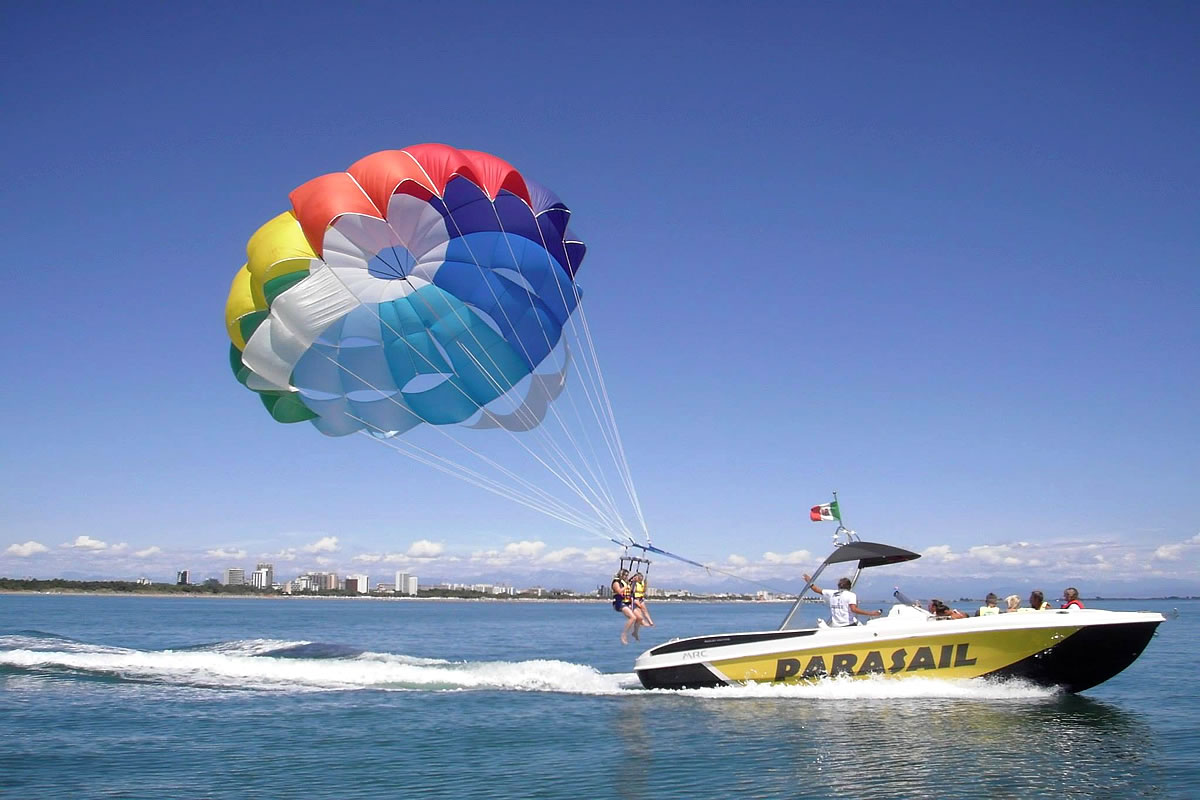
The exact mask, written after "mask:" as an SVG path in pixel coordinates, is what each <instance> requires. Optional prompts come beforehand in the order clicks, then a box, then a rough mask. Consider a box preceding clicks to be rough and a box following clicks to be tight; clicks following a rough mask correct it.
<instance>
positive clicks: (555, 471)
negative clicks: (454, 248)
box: [323, 226, 624, 530]
mask: <svg viewBox="0 0 1200 800" xmlns="http://www.w3.org/2000/svg"><path fill="white" fill-rule="evenodd" d="M389 227H390V226H389ZM393 232H395V230H394V229H393ZM397 235H399V234H398V233H397ZM472 257H474V255H473V254H472ZM477 267H478V264H477ZM323 268H325V269H329V270H330V274H331V275H333V277H334V278H335V279H336V280H337V281H338V282H339V283H340V284H341V285H342V287H343V288H344V289H346V291H347V292H349V293H350V294H351V295H353V296H355V297H356V298H357V297H358V296H357V295H356V294H355V293H354V292H353V290H351V289H350V287H349V286H347V285H346V283H345V281H344V280H343V279H342V277H341V276H340V275H339V274H338V273H337V271H336V270H333V269H332V268H330V267H328V265H324V266H323ZM402 280H405V281H406V282H409V284H410V285H412V283H411V281H410V280H409V276H405V277H404V278H402ZM425 306H426V308H427V309H428V310H430V311H434V309H433V308H432V307H431V306H430V305H429V303H428V302H427V301H426V302H425ZM363 307H364V308H368V309H369V310H370V311H371V313H372V314H373V315H374V316H375V318H376V320H378V322H379V323H380V324H381V325H382V326H384V327H385V328H386V329H387V330H389V331H391V332H392V334H394V335H395V336H396V337H397V339H399V340H401V341H403V342H405V344H406V345H407V346H408V347H409V349H410V350H411V351H412V352H413V353H415V354H416V356H417V357H418V358H420V359H421V361H423V362H425V364H427V365H428V366H429V367H430V369H432V370H434V371H437V370H438V369H439V368H438V367H437V365H435V364H433V363H432V362H431V361H430V360H429V358H428V357H426V356H425V354H424V353H422V352H420V351H419V350H418V349H417V348H416V347H415V346H414V345H413V344H412V342H410V341H409V340H408V339H407V338H406V337H404V336H403V335H402V334H401V333H400V332H399V331H397V330H395V329H394V328H393V327H392V326H391V325H390V324H389V323H388V322H387V321H386V320H384V319H383V318H382V317H381V316H380V315H379V313H378V312H377V311H375V310H374V308H373V307H372V306H370V305H369V304H364V306H363ZM451 310H452V312H453V313H454V315H455V317H456V319H458V320H459V322H460V323H462V325H463V328H464V329H465V330H467V331H470V330H471V329H470V326H469V325H467V320H464V319H463V318H462V316H461V315H460V314H459V312H458V309H457V308H455V307H453V306H451ZM510 324H511V323H510ZM470 335H471V337H472V338H473V339H474V340H475V343H476V344H477V345H478V347H479V349H480V350H481V351H483V352H485V353H486V352H487V350H486V348H484V347H483V343H482V342H480V341H479V339H478V337H477V336H476V335H475V334H474V333H473V332H472V333H471V334H470ZM463 350H464V352H467V353H468V355H469V356H470V357H471V358H472V360H473V361H475V363H476V364H477V366H479V368H480V370H481V372H482V373H483V374H484V375H485V376H486V377H487V378H488V379H489V380H492V381H493V383H494V384H496V385H497V386H499V384H498V382H496V381H495V380H494V379H493V378H492V376H491V370H488V369H486V368H483V366H482V365H480V364H479V362H478V360H477V359H475V358H474V356H473V355H470V353H469V351H467V350H466V348H463ZM325 358H326V359H327V360H329V361H330V362H331V363H333V364H334V365H335V366H336V367H337V368H338V369H340V370H342V371H344V372H346V373H347V374H350V375H351V376H352V377H354V378H355V379H357V380H358V381H360V382H361V383H362V384H363V385H365V386H368V387H370V388H371V389H373V390H375V391H376V392H378V393H379V394H380V395H381V396H384V397H387V398H388V400H389V401H390V402H392V403H394V404H395V405H397V406H399V407H401V408H404V409H405V410H406V411H407V412H409V413H412V414H413V415H414V416H415V417H417V418H418V419H420V420H421V421H422V422H425V423H429V420H427V419H425V418H424V417H422V416H421V415H420V414H418V413H417V412H415V411H413V410H412V409H411V408H409V407H408V406H407V405H406V404H404V403H402V402H400V401H398V400H396V398H395V397H393V396H391V395H390V394H389V393H388V392H385V391H382V390H380V389H379V387H376V386H374V385H373V384H371V383H370V382H369V381H367V380H365V379H363V378H362V376H359V375H356V374H354V373H353V371H352V370H350V369H348V368H347V367H345V365H343V364H340V363H338V362H337V361H336V360H334V359H332V358H329V356H327V355H326V356H325ZM490 360H491V361H492V364H493V366H494V367H495V371H496V372H497V373H500V374H502V371H501V370H500V368H499V365H498V364H496V363H495V361H494V359H490ZM452 385H453V386H454V387H455V389H456V390H457V391H458V392H459V393H460V394H461V395H462V396H463V397H464V398H466V399H467V400H468V401H470V402H471V403H472V404H473V403H474V400H473V399H472V398H471V397H470V396H469V395H468V394H467V393H466V391H465V390H464V389H463V388H462V387H461V386H458V385H457V384H455V383H453V382H452ZM499 388H500V389H501V391H505V390H507V389H506V387H503V386H499ZM507 388H511V387H507ZM483 413H488V412H487V411H486V410H483ZM525 414H526V416H524V417H523V421H526V424H527V425H529V426H530V428H531V429H534V430H538V428H539V426H537V425H536V424H530V423H531V422H532V423H536V420H535V419H532V418H531V417H530V416H528V414H529V412H527V411H526V412H525ZM347 416H351V415H349V414H347ZM429 427H431V428H433V429H434V430H436V431H437V432H438V433H439V434H441V435H442V436H444V437H445V438H447V439H449V440H450V441H452V442H454V443H455V444H456V445H458V446H459V447H461V448H462V449H464V450H466V451H467V452H469V453H471V454H472V455H473V456H475V457H476V458H480V459H481V460H485V461H486V463H488V464H489V466H491V467H492V468H494V469H497V470H502V469H503V468H501V467H500V466H499V465H498V464H496V462H494V461H491V460H488V459H484V457H483V456H482V455H481V454H480V453H479V452H478V451H477V450H475V449H474V448H472V447H470V446H468V445H466V444H465V443H464V442H462V441H461V440H459V439H458V438H456V437H454V436H452V435H451V434H450V433H448V432H447V431H446V430H445V429H444V428H445V426H442V425H436V424H430V425H429ZM500 427H502V428H503V426H500ZM504 430H505V432H506V433H507V434H508V435H509V437H510V438H511V439H512V440H513V441H515V442H516V443H517V444H518V445H519V446H520V447H521V448H522V449H523V450H525V452H526V453H527V454H528V455H529V456H530V457H531V458H533V459H535V460H536V461H537V462H538V463H540V464H541V465H542V466H543V467H544V468H545V469H546V470H547V471H548V472H549V473H550V474H551V475H553V476H554V477H555V478H557V479H558V480H559V481H560V482H561V483H563V485H564V486H566V487H567V488H568V489H569V490H570V491H571V492H573V493H574V494H575V495H576V496H577V497H579V498H580V499H581V500H582V501H583V502H584V503H585V504H587V505H588V506H589V507H590V508H591V509H592V511H593V513H596V514H597V516H598V518H599V520H600V521H601V526H603V527H608V528H616V529H617V530H621V529H622V528H623V527H624V526H622V525H620V524H619V523H618V524H617V525H612V524H609V525H607V526H604V524H603V521H604V520H606V519H610V520H611V519H612V515H611V512H610V513H603V512H600V511H599V509H597V507H596V505H595V504H594V503H593V502H592V500H591V499H589V498H588V497H587V496H586V494H584V493H583V492H582V491H581V490H580V489H579V487H578V485H576V484H574V483H573V482H572V481H571V479H570V477H569V476H567V475H565V474H563V472H562V471H561V470H562V467H556V466H552V465H551V464H549V463H547V461H546V460H545V459H544V458H542V457H541V456H540V455H538V454H537V453H536V452H534V451H533V450H531V449H530V448H529V446H528V445H526V444H525V443H524V442H523V441H521V439H520V438H519V437H518V436H517V435H516V434H515V433H514V432H513V431H511V430H508V429H507V428H504ZM539 432H540V433H541V434H542V438H545V432H542V431H539ZM459 466H460V467H461V465H459ZM508 475H509V477H510V478H515V476H514V475H513V473H511V472H509V473H508ZM526 487H527V488H529V485H528V484H526ZM540 508H541V507H540V506H539V510H540Z"/></svg>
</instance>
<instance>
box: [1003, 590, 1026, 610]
mask: <svg viewBox="0 0 1200 800" xmlns="http://www.w3.org/2000/svg"><path fill="white" fill-rule="evenodd" d="M1004 602H1005V603H1006V604H1007V605H1008V608H1006V609H1005V612H1007V613H1011V612H1013V611H1025V610H1026V609H1024V608H1021V598H1020V597H1018V596H1017V595H1015V594H1010V595H1009V596H1008V597H1006V598H1004Z"/></svg>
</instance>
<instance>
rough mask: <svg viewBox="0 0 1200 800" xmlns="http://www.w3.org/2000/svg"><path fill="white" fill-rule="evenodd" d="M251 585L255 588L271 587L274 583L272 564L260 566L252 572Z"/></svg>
mask: <svg viewBox="0 0 1200 800" xmlns="http://www.w3.org/2000/svg"><path fill="white" fill-rule="evenodd" d="M250 585H251V586H253V587H254V588H255V589H270V588H271V587H272V586H273V585H274V584H273V583H272V581H271V565H270V564H268V565H267V566H265V567H263V566H259V568H258V569H256V570H254V572H252V573H251V574H250Z"/></svg>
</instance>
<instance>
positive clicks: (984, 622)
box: [633, 528, 1165, 692]
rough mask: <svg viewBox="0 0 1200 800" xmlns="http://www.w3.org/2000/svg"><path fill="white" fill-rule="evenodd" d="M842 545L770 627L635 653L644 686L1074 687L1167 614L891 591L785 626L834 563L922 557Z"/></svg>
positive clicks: (1139, 645) (1105, 668)
mask: <svg viewBox="0 0 1200 800" xmlns="http://www.w3.org/2000/svg"><path fill="white" fill-rule="evenodd" d="M839 533H844V534H846V538H847V541H844V542H839V541H838V536H837V535H835V537H834V541H835V547H834V551H833V553H831V554H830V556H829V557H828V558H826V559H825V561H824V562H822V563H821V566H820V567H818V569H817V570H816V572H815V573H814V574H813V576H812V578H811V579H809V580H808V581H807V582H806V583H805V585H804V589H803V590H802V591H801V592H800V599H797V600H796V602H795V603H794V604H793V605H792V607H791V610H790V611H789V612H788V615H787V617H785V618H784V620H783V623H782V624H781V625H780V626H779V628H778V629H777V630H771V631H757V632H751V633H727V634H720V635H715V636H697V637H693V638H688V639H673V640H671V641H669V642H667V643H665V644H661V645H659V646H658V647H654V648H651V649H650V650H647V651H646V652H644V653H642V654H641V655H640V656H638V658H637V660H636V661H635V662H634V667H633V668H634V671H636V672H637V675H638V678H639V679H640V680H641V682H642V685H643V686H645V687H646V688H647V689H693V688H705V687H715V686H727V685H737V684H748V683H782V684H786V683H800V682H809V681H814V680H818V679H820V678H825V677H838V676H847V677H853V678H867V677H872V676H884V677H888V678H910V677H926V678H952V679H958V678H996V679H1010V678H1019V679H1022V680H1025V681H1029V682H1031V683H1034V684H1038V685H1043V686H1057V687H1061V688H1062V689H1063V690H1064V691H1067V692H1081V691H1084V690H1085V689H1090V688H1091V687H1093V686H1096V685H1097V684H1100V683H1103V682H1104V681H1106V680H1108V679H1109V678H1111V677H1113V676H1114V675H1116V674H1117V673H1119V672H1121V670H1123V669H1125V668H1126V667H1128V666H1129V665H1130V664H1132V663H1133V662H1134V660H1135V659H1136V658H1137V657H1138V656H1139V655H1141V653H1142V650H1144V649H1145V647H1146V645H1147V644H1148V643H1149V641H1150V638H1151V637H1152V636H1153V635H1154V631H1155V629H1156V628H1157V627H1158V626H1159V624H1160V623H1162V622H1164V621H1165V618H1164V617H1163V616H1162V615H1161V614H1158V613H1151V612H1142V611H1103V610H1096V609H1079V608H1076V609H1071V610H1053V611H1050V610H1047V611H1033V610H1029V612H1028V613H1006V614H994V615H990V616H979V617H967V618H965V619H946V618H940V617H937V616H935V615H934V614H931V613H930V612H929V611H926V610H925V609H923V608H920V607H919V606H917V605H915V604H913V603H911V602H910V601H908V599H907V598H906V597H904V596H903V594H901V593H900V592H899V590H897V591H896V592H895V594H894V598H895V600H896V602H895V603H894V604H893V605H892V606H891V608H890V610H889V611H888V613H887V614H886V615H882V616H879V617H875V618H873V619H870V620H868V621H867V622H866V623H864V624H854V625H848V626H843V627H833V626H830V625H826V624H825V623H824V621H823V620H822V621H819V622H818V623H817V627H815V628H802V629H797V628H792V627H791V622H792V619H793V617H794V616H795V614H796V610H797V609H798V608H799V607H800V604H801V602H802V599H803V598H804V596H805V593H806V592H808V590H809V588H810V587H811V586H812V585H813V583H814V582H815V581H816V580H817V578H818V577H820V575H821V573H822V572H823V571H824V570H825V568H826V567H828V566H829V565H831V564H839V563H847V562H857V568H856V570H855V573H854V578H853V579H852V581H857V579H858V576H859V573H861V571H862V570H864V569H868V568H872V567H879V566H884V565H887V564H897V563H901V562H904V561H911V560H913V559H916V558H920V555H919V554H917V553H913V552H911V551H909V550H904V549H902V548H899V547H893V546H891V545H887V544H881V543H878V542H865V541H861V540H859V539H858V538H857V537H856V536H854V534H853V533H852V532H851V531H848V530H846V529H844V528H839Z"/></svg>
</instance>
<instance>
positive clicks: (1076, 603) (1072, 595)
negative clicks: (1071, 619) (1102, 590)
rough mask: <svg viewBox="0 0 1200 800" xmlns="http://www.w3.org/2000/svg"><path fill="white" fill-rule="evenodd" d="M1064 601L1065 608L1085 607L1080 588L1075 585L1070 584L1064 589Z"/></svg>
mask: <svg viewBox="0 0 1200 800" xmlns="http://www.w3.org/2000/svg"><path fill="white" fill-rule="evenodd" d="M1063 601H1064V602H1063V604H1062V607H1063V608H1067V609H1071V610H1074V609H1076V608H1083V601H1081V600H1080V599H1079V590H1078V589H1076V588H1075V587H1074V586H1068V587H1067V588H1066V589H1063Z"/></svg>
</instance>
